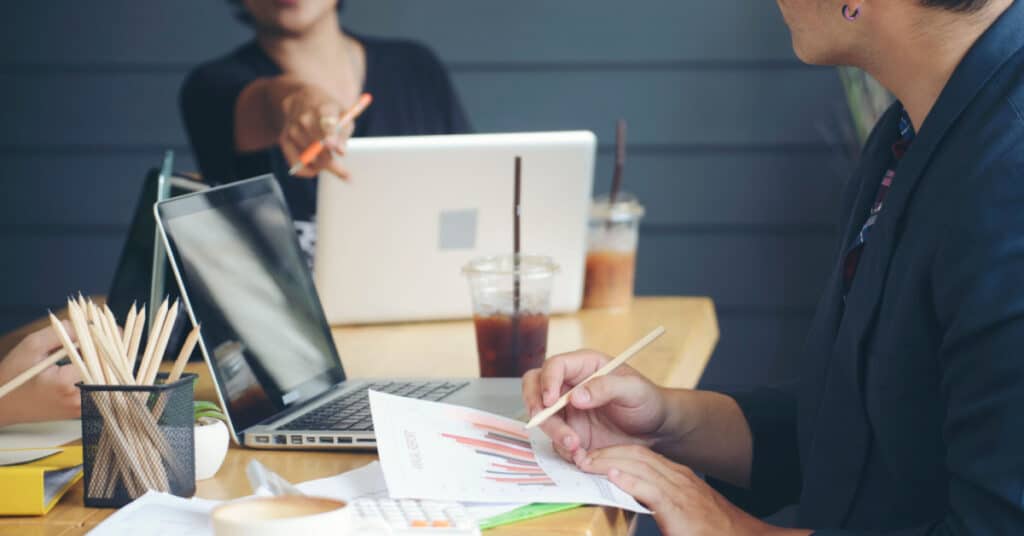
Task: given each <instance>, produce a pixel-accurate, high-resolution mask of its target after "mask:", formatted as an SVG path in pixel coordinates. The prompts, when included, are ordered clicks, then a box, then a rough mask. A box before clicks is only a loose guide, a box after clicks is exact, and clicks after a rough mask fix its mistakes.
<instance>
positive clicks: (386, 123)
mask: <svg viewBox="0 0 1024 536" xmlns="http://www.w3.org/2000/svg"><path fill="white" fill-rule="evenodd" d="M232 3H234V4H239V2H238V0H235V1H233V2H232ZM237 7H238V13H239V16H240V18H242V19H243V20H244V21H246V22H247V23H249V24H251V25H252V26H253V28H254V29H255V31H256V38H255V39H254V40H253V41H250V42H249V43H246V44H245V45H242V46H241V47H240V48H238V49H237V50H235V51H234V52H232V53H230V54H228V55H227V56H224V57H221V58H218V59H215V60H213V61H210V62H207V63H204V64H202V65H200V66H199V67H197V68H196V69H194V70H193V71H192V72H191V73H190V74H189V76H188V78H187V79H186V80H185V83H184V85H183V86H182V88H181V94H180V104H181V113H182V116H183V118H184V120H185V127H186V129H187V130H188V135H189V139H190V140H191V143H192V149H193V151H194V152H195V155H196V159H197V160H198V163H199V168H200V171H202V173H203V177H204V179H205V180H207V181H208V182H211V183H214V184H217V183H224V182H231V181H235V180H239V179H244V178H247V177H252V176H255V175H260V174H263V173H270V172H272V173H274V175H275V176H277V177H278V180H279V181H280V182H281V186H282V189H283V191H284V194H285V197H286V199H287V202H288V205H289V208H290V209H291V212H292V216H293V217H294V218H295V226H296V231H297V232H298V233H299V238H300V243H301V245H302V248H303V250H304V251H305V252H306V253H307V255H309V256H310V258H312V252H313V250H314V246H315V243H316V238H315V229H316V226H315V218H316V191H317V185H316V175H317V173H319V172H320V171H321V170H325V169H326V170H329V171H332V172H333V173H334V174H336V175H339V176H341V177H343V178H348V173H347V171H346V170H345V169H344V167H343V166H342V165H341V164H340V163H339V161H338V160H336V159H335V158H334V155H333V154H332V153H336V154H339V155H340V154H343V153H344V146H345V140H347V138H348V137H349V136H399V135H414V134H457V133H463V132H467V131H469V124H468V122H467V120H466V117H465V113H464V112H463V110H462V106H461V104H460V103H459V99H458V96H457V95H456V94H455V91H454V89H453V88H452V85H451V81H450V80H449V78H448V74H447V73H446V72H445V69H444V67H443V66H442V65H441V63H440V62H439V61H438V59H437V57H436V56H434V55H433V54H432V53H431V52H430V51H429V50H428V49H427V48H425V47H423V46H421V45H418V44H416V43H412V42H408V41H397V40H384V39H370V38H365V37H361V36H360V37H356V36H353V35H351V34H348V33H346V32H344V31H343V30H342V28H341V25H340V20H339V16H338V12H339V11H340V9H341V0H244V1H242V2H241V3H240V4H239V5H237ZM363 92H368V93H371V94H373V97H374V103H373V105H372V106H371V107H370V108H369V109H368V110H367V111H366V112H365V113H364V114H363V115H362V116H361V117H360V118H359V120H358V121H357V122H356V124H355V128H354V130H352V129H351V128H349V129H348V130H347V131H346V132H344V133H342V135H341V136H339V137H338V138H337V139H334V140H332V141H331V142H330V143H329V145H330V146H331V148H332V151H324V152H323V153H322V154H321V155H320V157H319V158H318V159H317V160H316V161H314V162H313V163H312V164H310V165H309V166H307V167H306V168H305V169H303V170H302V171H300V172H299V173H297V174H296V175H297V177H299V178H302V179H309V180H298V179H297V178H296V177H290V176H289V175H288V169H289V168H290V167H291V166H292V164H293V163H295V162H296V161H297V160H298V155H299V153H301V152H302V150H303V149H305V148H306V147H307V146H309V144H311V143H313V142H314V141H316V140H319V139H322V138H325V137H327V136H328V131H329V130H331V126H332V125H331V121H333V120H336V119H337V117H338V116H339V115H341V114H342V113H343V112H344V111H345V110H347V109H348V108H350V107H351V106H352V105H353V104H354V103H355V101H356V99H357V98H358V96H359V95H360V94H361V93H363ZM355 179H358V177H356V178H355Z"/></svg>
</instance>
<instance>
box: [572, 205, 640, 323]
mask: <svg viewBox="0 0 1024 536" xmlns="http://www.w3.org/2000/svg"><path fill="white" fill-rule="evenodd" d="M643 216H644V207H643V206H642V205H640V203H638V202H637V200H636V197H634V196H633V195H632V194H629V193H626V192H620V193H619V195H617V196H616V197H615V202H614V203H612V202H611V200H610V199H609V198H608V196H607V195H605V196H601V197H598V198H596V199H594V204H593V205H592V207H591V209H590V230H589V232H588V235H587V273H586V276H585V283H584V288H583V307H586V308H604V307H614V308H623V307H629V305H630V304H631V303H632V301H633V283H634V279H635V274H636V249H637V242H638V241H639V236H640V235H639V230H640V219H641V218H643Z"/></svg>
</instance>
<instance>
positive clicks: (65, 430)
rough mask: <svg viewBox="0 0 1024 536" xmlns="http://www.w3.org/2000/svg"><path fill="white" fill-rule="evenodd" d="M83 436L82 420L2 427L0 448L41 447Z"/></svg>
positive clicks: (63, 443) (67, 441)
mask: <svg viewBox="0 0 1024 536" xmlns="http://www.w3.org/2000/svg"><path fill="white" fill-rule="evenodd" d="M80 437H82V421H80V420H77V419H75V420H70V421H50V422H34V423H29V424H14V425H11V426H3V427H0V449H40V448H49V447H59V446H61V445H66V444H68V443H70V442H72V441H74V440H76V439H78V438H80Z"/></svg>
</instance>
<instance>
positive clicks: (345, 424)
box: [278, 381, 469, 432]
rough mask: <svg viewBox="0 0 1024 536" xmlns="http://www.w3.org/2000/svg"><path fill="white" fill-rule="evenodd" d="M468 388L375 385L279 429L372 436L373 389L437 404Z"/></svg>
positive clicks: (434, 384)
mask: <svg viewBox="0 0 1024 536" xmlns="http://www.w3.org/2000/svg"><path fill="white" fill-rule="evenodd" d="M467 385H469V382H458V383H451V382H444V381H439V382H375V383H371V384H368V385H366V386H363V387H361V388H359V389H356V390H355V391H353V392H351V393H349V394H347V395H344V396H341V397H338V398H336V399H334V400H332V401H330V402H328V403H326V404H324V405H322V406H320V407H318V408H316V409H315V410H313V411H310V412H309V413H306V414H305V415H303V416H301V417H299V418H298V419H295V420H294V421H291V422H289V423H287V424H285V425H284V426H281V427H280V428H278V429H279V430H335V431H345V432H347V431H352V432H372V431H373V419H372V418H371V417H370V399H369V397H368V396H367V394H366V392H367V391H368V390H370V389H373V390H374V391H380V392H382V393H390V394H393V395H398V396H404V397H407V398H416V399H419V400H431V401H434V402H437V401H439V400H441V399H443V398H446V397H447V396H448V395H450V394H452V393H454V392H455V391H458V390H459V389H462V388H463V387H465V386H467Z"/></svg>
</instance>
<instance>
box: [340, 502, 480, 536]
mask: <svg viewBox="0 0 1024 536" xmlns="http://www.w3.org/2000/svg"><path fill="white" fill-rule="evenodd" d="M351 506H352V508H354V509H355V512H354V513H355V514H356V517H357V518H359V519H364V520H378V521H383V522H384V523H385V524H387V525H388V526H389V527H390V528H391V532H390V534H392V535H393V536H480V527H479V526H478V525H477V523H476V521H474V520H473V518H472V517H470V515H469V512H467V511H466V508H465V507H464V506H463V505H461V504H459V503H449V502H437V501H416V500H407V499H402V500H395V499H388V498H384V497H363V498H360V499H355V500H353V501H352V504H351Z"/></svg>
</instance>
